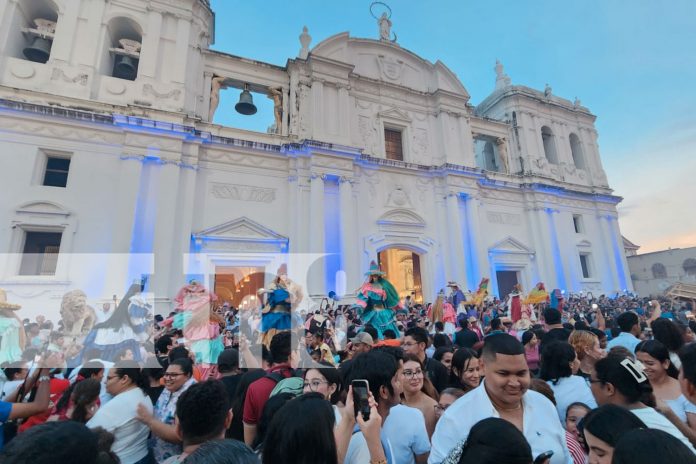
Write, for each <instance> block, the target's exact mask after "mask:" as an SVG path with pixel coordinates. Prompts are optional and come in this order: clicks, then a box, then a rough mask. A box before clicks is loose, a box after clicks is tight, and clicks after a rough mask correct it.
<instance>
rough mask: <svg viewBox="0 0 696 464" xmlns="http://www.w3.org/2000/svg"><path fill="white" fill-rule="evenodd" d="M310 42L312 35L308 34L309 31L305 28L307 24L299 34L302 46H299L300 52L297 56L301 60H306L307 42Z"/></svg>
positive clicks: (307, 54)
mask: <svg viewBox="0 0 696 464" xmlns="http://www.w3.org/2000/svg"><path fill="white" fill-rule="evenodd" d="M310 43H312V36H311V35H309V31H308V29H307V26H304V27H303V28H302V34H300V44H301V45H302V48H300V54H299V57H300V58H302V59H303V60H306V59H307V57H308V56H309V44H310Z"/></svg>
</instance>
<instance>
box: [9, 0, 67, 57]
mask: <svg viewBox="0 0 696 464" xmlns="http://www.w3.org/2000/svg"><path fill="white" fill-rule="evenodd" d="M57 23H58V6H57V5H56V4H55V3H53V2H52V1H51V0H26V1H22V2H18V3H17V10H16V13H15V17H14V20H13V21H12V24H16V25H17V26H16V27H17V29H16V30H15V32H14V33H13V34H12V35H11V37H9V39H8V41H7V44H6V46H7V50H8V51H9V52H10V54H11V55H12V56H14V57H15V58H21V59H23V60H29V61H34V62H36V63H46V62H47V61H48V59H49V58H50V56H51V48H52V47H53V38H54V36H55V32H56V25H57Z"/></svg>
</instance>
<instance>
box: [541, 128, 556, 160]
mask: <svg viewBox="0 0 696 464" xmlns="http://www.w3.org/2000/svg"><path fill="white" fill-rule="evenodd" d="M541 140H542V141H543V142H544V155H545V156H546V160H547V161H548V162H549V163H551V164H558V155H557V154H556V140H555V137H554V135H553V131H552V130H551V128H549V127H548V126H544V127H542V128H541Z"/></svg>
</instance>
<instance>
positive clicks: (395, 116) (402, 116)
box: [378, 108, 411, 122]
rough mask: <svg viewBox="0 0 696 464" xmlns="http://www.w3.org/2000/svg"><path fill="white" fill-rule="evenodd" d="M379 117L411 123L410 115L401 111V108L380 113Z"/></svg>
mask: <svg viewBox="0 0 696 464" xmlns="http://www.w3.org/2000/svg"><path fill="white" fill-rule="evenodd" d="M378 116H379V117H380V118H382V119H387V120H393V121H401V122H411V117H410V116H409V115H408V113H407V112H406V111H403V110H400V109H399V108H389V109H388V110H384V111H380V112H379V113H378Z"/></svg>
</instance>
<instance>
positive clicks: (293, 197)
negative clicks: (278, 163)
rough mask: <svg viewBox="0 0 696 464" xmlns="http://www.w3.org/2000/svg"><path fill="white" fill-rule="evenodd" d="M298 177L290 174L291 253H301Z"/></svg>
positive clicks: (288, 208)
mask: <svg viewBox="0 0 696 464" xmlns="http://www.w3.org/2000/svg"><path fill="white" fill-rule="evenodd" d="M298 193H299V192H298V177H297V175H290V176H288V206H287V210H288V236H289V238H290V243H289V244H288V251H289V252H290V253H299V252H300V248H299V245H300V243H299V232H298V229H297V225H298V222H299V220H300V218H299V211H298V206H299V201H298Z"/></svg>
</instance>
